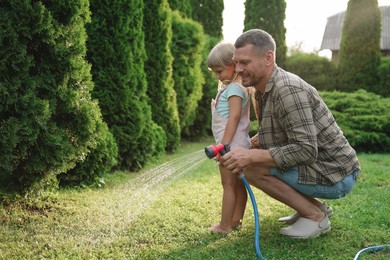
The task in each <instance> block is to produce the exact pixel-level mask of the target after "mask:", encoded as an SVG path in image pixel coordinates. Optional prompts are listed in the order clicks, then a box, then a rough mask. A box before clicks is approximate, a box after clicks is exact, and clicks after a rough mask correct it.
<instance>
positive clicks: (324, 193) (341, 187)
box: [270, 167, 358, 199]
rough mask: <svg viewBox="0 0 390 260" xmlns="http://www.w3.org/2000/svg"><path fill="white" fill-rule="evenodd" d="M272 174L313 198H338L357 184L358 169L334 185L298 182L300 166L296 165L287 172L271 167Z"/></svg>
mask: <svg viewBox="0 0 390 260" xmlns="http://www.w3.org/2000/svg"><path fill="white" fill-rule="evenodd" d="M270 171H271V175H272V176H275V177H276V178H278V179H280V180H281V181H283V182H284V183H286V184H288V185H289V186H291V187H292V188H294V189H296V190H297V191H299V192H301V193H303V194H305V195H307V196H309V197H313V198H321V199H338V198H341V197H344V196H345V195H347V194H348V193H349V192H350V191H351V190H352V188H353V187H354V186H355V184H356V179H357V175H358V171H357V170H356V171H353V172H352V173H351V174H349V175H348V176H347V177H345V178H344V179H342V180H341V181H339V182H337V183H335V184H333V185H324V184H302V183H299V182H298V168H297V167H294V168H291V169H289V170H287V171H285V172H281V171H280V169H278V168H274V167H271V169H270Z"/></svg>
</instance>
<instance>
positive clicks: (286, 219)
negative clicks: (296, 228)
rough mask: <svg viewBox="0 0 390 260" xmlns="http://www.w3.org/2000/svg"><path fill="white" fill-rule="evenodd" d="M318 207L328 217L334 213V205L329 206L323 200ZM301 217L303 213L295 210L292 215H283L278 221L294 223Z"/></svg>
mask: <svg viewBox="0 0 390 260" xmlns="http://www.w3.org/2000/svg"><path fill="white" fill-rule="evenodd" d="M318 208H319V209H320V210H321V211H322V212H324V213H325V215H327V216H328V217H330V216H332V215H333V209H332V207H329V206H328V204H326V202H325V201H324V202H322V203H321V204H320V205H319V206H318ZM300 217H301V214H299V213H298V212H295V213H294V214H292V215H290V216H287V217H282V218H279V219H278V221H279V222H284V223H286V224H289V225H291V224H293V223H295V221H297V220H298V219H299V218H300Z"/></svg>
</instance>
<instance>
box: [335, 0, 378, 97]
mask: <svg viewBox="0 0 390 260" xmlns="http://www.w3.org/2000/svg"><path fill="white" fill-rule="evenodd" d="M380 37H381V14H380V10H379V7H378V1H377V0H350V1H349V2H348V8H347V11H346V14H345V17H344V22H343V30H342V39H341V44H340V56H339V66H338V69H339V79H340V80H341V87H342V90H344V91H354V90H357V89H360V88H362V89H366V90H368V91H372V89H375V88H376V87H377V85H378V84H379V78H378V74H377V69H378V66H379V64H380Z"/></svg>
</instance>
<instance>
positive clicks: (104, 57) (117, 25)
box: [87, 0, 165, 170]
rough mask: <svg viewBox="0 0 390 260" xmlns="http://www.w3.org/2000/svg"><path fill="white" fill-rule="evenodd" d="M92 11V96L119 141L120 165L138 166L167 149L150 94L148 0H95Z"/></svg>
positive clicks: (89, 35)
mask: <svg viewBox="0 0 390 260" xmlns="http://www.w3.org/2000/svg"><path fill="white" fill-rule="evenodd" d="M91 11H92V14H93V15H92V23H91V24H90V25H88V27H87V28H88V37H89V38H88V59H89V60H90V61H91V63H92V65H93V66H92V74H93V80H94V82H95V89H94V91H93V96H94V97H96V98H97V99H99V105H100V107H101V109H102V113H103V116H104V119H105V121H106V122H107V124H108V125H109V127H110V129H111V131H112V133H113V134H114V137H115V139H116V141H117V143H118V146H119V164H120V167H121V168H122V169H130V170H136V169H139V168H141V167H142V166H144V164H145V163H146V162H147V161H148V159H149V158H150V157H151V156H153V155H155V154H160V153H162V152H163V150H164V147H165V134H164V132H163V131H162V130H161V129H159V127H158V126H157V125H156V124H155V123H153V121H152V116H151V108H150V105H149V104H148V100H147V97H146V75H145V71H144V62H145V60H146V55H145V48H144V33H143V28H142V26H143V24H142V17H143V1H142V0H137V1H127V0H112V1H109V2H108V1H103V0H91ZM145 135H148V136H150V137H154V138H146V137H144V136H145ZM145 141H147V142H145ZM145 147H147V148H148V149H145Z"/></svg>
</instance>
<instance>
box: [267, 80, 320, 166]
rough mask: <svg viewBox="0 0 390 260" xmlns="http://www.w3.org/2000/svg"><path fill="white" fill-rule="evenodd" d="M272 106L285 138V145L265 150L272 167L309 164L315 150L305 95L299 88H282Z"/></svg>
mask: <svg viewBox="0 0 390 260" xmlns="http://www.w3.org/2000/svg"><path fill="white" fill-rule="evenodd" d="M275 104H276V105H275V107H276V108H275V113H276V116H277V117H278V119H279V120H278V121H279V123H280V125H281V128H282V129H284V131H285V133H286V135H287V139H288V142H287V144H286V145H284V146H280V147H273V148H270V149H269V151H270V153H271V156H272V157H273V159H274V160H275V162H276V164H277V165H278V167H280V168H281V169H282V170H286V169H288V168H291V167H295V166H299V165H308V164H311V163H313V162H314V161H315V160H316V158H317V155H318V150H317V134H316V127H315V125H314V120H313V113H312V107H311V102H310V98H309V94H308V93H307V92H306V91H304V90H302V89H301V88H299V87H294V86H286V87H285V88H283V90H282V91H280V93H279V95H278V99H277V100H276V103H275Z"/></svg>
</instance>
